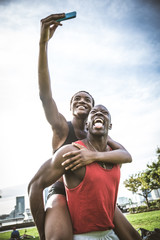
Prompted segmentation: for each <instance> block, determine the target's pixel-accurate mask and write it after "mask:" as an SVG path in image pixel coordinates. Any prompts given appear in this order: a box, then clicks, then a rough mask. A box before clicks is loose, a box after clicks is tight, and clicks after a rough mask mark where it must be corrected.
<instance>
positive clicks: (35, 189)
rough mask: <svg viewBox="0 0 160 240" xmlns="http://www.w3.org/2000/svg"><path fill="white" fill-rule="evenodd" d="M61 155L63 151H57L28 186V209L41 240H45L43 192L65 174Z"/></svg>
mask: <svg viewBox="0 0 160 240" xmlns="http://www.w3.org/2000/svg"><path fill="white" fill-rule="evenodd" d="M63 153H64V152H63V151H61V150H59V151H57V152H56V154H54V156H53V158H52V159H49V160H48V161H46V162H45V163H44V164H43V165H42V166H41V167H40V169H39V170H38V172H37V173H36V174H35V176H34V177H33V178H32V180H31V181H30V183H29V185H28V194H29V202H30V208H31V212H32V215H33V219H34V221H35V224H36V226H37V229H38V232H39V235H40V239H41V240H45V233H44V220H45V209H44V201H43V190H44V189H45V188H46V187H48V186H50V185H51V184H53V183H54V182H55V181H57V180H58V179H59V178H60V177H61V176H62V175H63V173H64V172H65V170H64V167H62V165H61V161H63V158H62V154H63Z"/></svg>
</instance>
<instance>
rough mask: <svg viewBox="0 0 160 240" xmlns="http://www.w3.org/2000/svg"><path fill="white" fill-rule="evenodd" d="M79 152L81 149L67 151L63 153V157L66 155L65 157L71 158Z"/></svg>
mask: <svg viewBox="0 0 160 240" xmlns="http://www.w3.org/2000/svg"><path fill="white" fill-rule="evenodd" d="M77 154H79V150H77V151H71V152H68V153H65V154H63V157H64V158H70V157H72V156H75V155H77Z"/></svg>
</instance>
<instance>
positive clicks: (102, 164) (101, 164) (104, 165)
mask: <svg viewBox="0 0 160 240" xmlns="http://www.w3.org/2000/svg"><path fill="white" fill-rule="evenodd" d="M88 143H89V144H90V146H91V147H92V148H93V149H94V150H95V152H99V151H98V150H97V149H96V148H95V147H94V146H93V144H92V143H91V142H90V141H89V140H88ZM99 165H100V166H101V167H103V168H105V169H107V168H106V164H105V163H103V162H99Z"/></svg>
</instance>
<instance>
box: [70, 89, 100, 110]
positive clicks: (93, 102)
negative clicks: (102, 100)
mask: <svg viewBox="0 0 160 240" xmlns="http://www.w3.org/2000/svg"><path fill="white" fill-rule="evenodd" d="M81 92H83V93H87V94H88V95H89V96H90V97H91V99H92V107H94V104H95V101H94V98H93V97H92V95H91V94H90V93H89V92H87V91H83V90H82V91H78V92H76V93H75V94H74V95H73V96H72V98H71V100H70V106H71V104H72V101H73V98H74V96H75V95H76V94H77V93H81Z"/></svg>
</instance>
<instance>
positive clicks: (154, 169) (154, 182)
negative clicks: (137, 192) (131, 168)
mask: <svg viewBox="0 0 160 240" xmlns="http://www.w3.org/2000/svg"><path fill="white" fill-rule="evenodd" d="M156 154H157V158H158V160H157V161H156V162H152V163H151V164H150V165H149V164H147V167H148V169H147V170H146V174H147V175H148V179H149V181H148V182H150V185H151V188H152V189H159V188H160V148H157V150H156Z"/></svg>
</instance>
